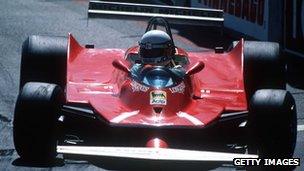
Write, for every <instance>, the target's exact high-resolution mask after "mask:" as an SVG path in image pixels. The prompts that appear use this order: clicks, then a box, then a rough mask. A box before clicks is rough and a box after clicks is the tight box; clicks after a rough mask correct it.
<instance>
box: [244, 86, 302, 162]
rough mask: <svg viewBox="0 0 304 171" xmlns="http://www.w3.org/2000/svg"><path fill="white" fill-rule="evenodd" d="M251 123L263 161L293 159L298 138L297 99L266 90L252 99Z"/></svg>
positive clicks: (287, 94) (281, 91) (250, 108)
mask: <svg viewBox="0 0 304 171" xmlns="http://www.w3.org/2000/svg"><path fill="white" fill-rule="evenodd" d="M249 111H250V114H249V119H248V124H249V127H250V128H251V130H252V133H253V135H254V137H253V139H254V140H255V143H256V144H255V145H254V146H255V147H256V148H257V150H258V154H259V157H262V158H281V159H282V158H291V157H292V156H293V152H294V149H295V144H296V137H297V111H296V105H295V100H294V98H293V97H292V95H291V94H290V93H289V92H288V91H285V90H273V89H263V90H258V91H256V92H255V93H254V95H253V96H252V99H251V102H250V107H249Z"/></svg>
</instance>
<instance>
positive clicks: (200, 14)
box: [88, 0, 224, 27]
mask: <svg viewBox="0 0 304 171" xmlns="http://www.w3.org/2000/svg"><path fill="white" fill-rule="evenodd" d="M223 16H224V12H223V11H222V10H215V9H204V8H188V7H177V6H164V5H151V4H137V3H122V2H106V1H97V0H91V1H90V2H89V9H88V17H89V18H107V19H131V20H145V21H147V20H148V19H149V18H152V17H163V18H165V19H166V20H168V21H169V22H170V23H172V24H187V25H202V26H216V27H222V26H223V23H224V18H223Z"/></svg>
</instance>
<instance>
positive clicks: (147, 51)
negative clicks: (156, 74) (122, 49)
mask: <svg viewBox="0 0 304 171" xmlns="http://www.w3.org/2000/svg"><path fill="white" fill-rule="evenodd" d="M139 47H140V48H139V56H140V59H141V61H142V63H143V64H150V65H162V66H164V65H167V64H168V63H170V61H171V59H172V56H173V55H174V53H175V47H174V45H173V41H172V39H171V37H170V36H169V35H168V34H167V33H166V32H164V31H161V30H151V31H148V32H146V33H145V34H144V35H143V36H142V38H141V40H140V41H139Z"/></svg>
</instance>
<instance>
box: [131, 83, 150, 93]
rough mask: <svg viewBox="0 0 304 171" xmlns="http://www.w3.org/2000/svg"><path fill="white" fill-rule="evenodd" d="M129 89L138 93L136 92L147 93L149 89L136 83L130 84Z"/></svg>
mask: <svg viewBox="0 0 304 171" xmlns="http://www.w3.org/2000/svg"><path fill="white" fill-rule="evenodd" d="M131 88H132V91H133V92H138V91H142V92H147V91H148V90H149V87H147V86H144V85H142V84H139V83H138V82H136V81H132V82H131Z"/></svg>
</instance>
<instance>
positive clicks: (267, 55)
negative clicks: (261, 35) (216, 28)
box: [233, 41, 286, 100]
mask: <svg viewBox="0 0 304 171" xmlns="http://www.w3.org/2000/svg"><path fill="white" fill-rule="evenodd" d="M237 43H238V42H236V41H235V42H233V47H235V46H236V44H237ZM285 65H286V62H285V60H284V59H283V56H282V55H281V53H280V45H279V44H278V43H273V42H258V41H244V82H245V89H246V92H247V97H248V100H250V98H251V96H252V95H253V93H254V92H255V91H256V90H258V89H285V88H286V78H285V77H286V76H285V75H286V69H285Z"/></svg>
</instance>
